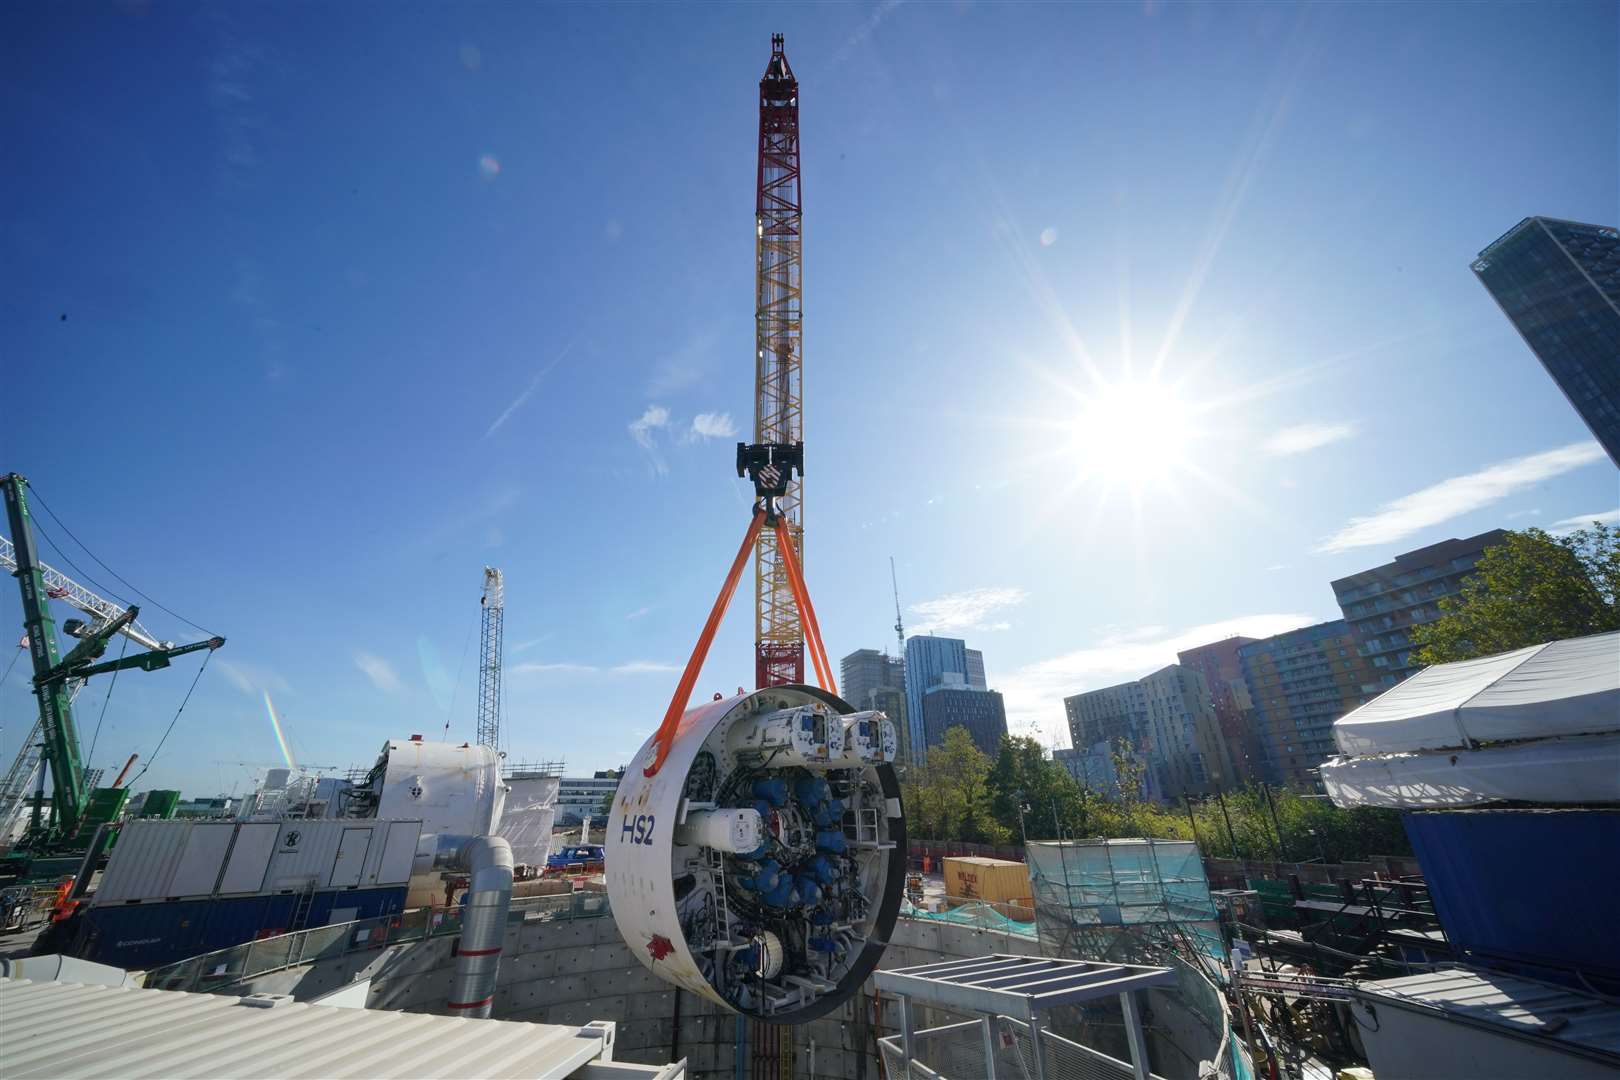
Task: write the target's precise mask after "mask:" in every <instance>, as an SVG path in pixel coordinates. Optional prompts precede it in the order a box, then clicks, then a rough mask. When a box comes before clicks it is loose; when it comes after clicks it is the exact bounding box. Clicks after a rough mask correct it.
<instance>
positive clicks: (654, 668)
mask: <svg viewBox="0 0 1620 1080" xmlns="http://www.w3.org/2000/svg"><path fill="white" fill-rule="evenodd" d="M612 670H613V674H615V675H656V674H659V673H661V672H669V671H679V670H681V669H680V668H678V667H676V666H675V665H674V664H665V663H662V662H660V661H657V660H631V661H630V662H629V663H625V664H615V665H614V667H613V669H612Z"/></svg>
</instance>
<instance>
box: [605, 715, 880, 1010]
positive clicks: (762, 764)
mask: <svg viewBox="0 0 1620 1080" xmlns="http://www.w3.org/2000/svg"><path fill="white" fill-rule="evenodd" d="M852 714H853V716H852ZM850 719H855V720H856V721H857V725H858V724H861V723H864V724H866V725H868V726H866V727H864V728H860V727H858V726H857V730H856V733H857V734H858V735H859V737H860V739H861V743H860V746H859V747H858V748H857V749H856V750H855V751H854V752H853V754H852V753H851V751H850V750H849V748H848V746H847V744H846V739H845V736H846V732H848V731H849V729H850V727H851V725H850V724H849V723H848V722H847V721H849V720H850ZM894 745H895V734H894V725H893V724H892V723H890V722H889V721H888V719H887V718H886V717H884V716H883V714H881V713H861V714H855V713H854V710H853V708H852V707H851V706H850V705H849V704H848V703H846V702H844V701H842V700H841V699H839V698H838V697H836V696H834V695H832V694H829V693H827V692H825V691H823V690H819V689H816V688H814V687H811V686H804V685H798V684H794V685H788V686H776V687H771V688H769V689H766V690H758V691H754V692H752V693H742V694H738V695H736V696H734V697H731V698H725V699H722V700H717V701H712V702H707V703H705V704H703V705H699V706H698V707H696V708H693V709H689V710H688V711H687V712H686V713H685V715H683V716H682V718H681V721H680V724H679V726H678V728H677V729H676V733H675V736H674V741H673V744H672V746H671V747H670V750H669V753H668V756H667V757H666V758H665V760H664V763H663V766H662V767H661V768H660V769H659V771H658V773H657V775H655V776H651V777H649V776H647V775H646V770H647V768H648V767H650V766H651V764H652V762H653V760H654V758H655V756H656V751H657V748H656V746H655V745H654V743H653V740H651V739H649V740H648V741H647V743H646V745H644V746H642V748H641V750H640V751H639V752H638V753H637V754H636V757H635V759H634V760H633V761H632V762H631V763H630V767H629V769H628V770H627V771H626V773H625V775H624V779H623V780H621V781H620V783H619V789H618V793H617V795H616V796H615V798H614V801H613V810H612V813H611V814H610V815H609V816H608V823H607V843H606V855H607V860H606V861H607V875H606V876H607V886H608V895H609V897H610V898H611V901H612V909H613V917H614V919H615V921H617V923H618V925H619V932H620V934H621V935H622V936H623V937H624V940H625V943H626V944H627V945H628V946H629V948H630V951H631V952H633V953H635V955H636V956H637V957H638V958H639V959H640V960H641V962H642V963H643V964H644V965H646V966H647V968H648V969H649V970H651V971H652V972H653V973H654V974H655V975H658V976H659V977H660V978H662V979H664V980H665V981H667V982H670V983H672V984H674V985H676V986H678V987H681V988H683V989H686V990H690V991H691V992H693V993H695V994H699V995H701V996H702V997H704V998H706V999H708V1000H710V1001H712V1002H715V1003H716V1004H718V1005H721V1006H723V1007H725V1008H727V1009H729V1010H732V1011H734V1012H740V1013H745V1014H748V1015H752V1016H756V1017H759V1018H760V1019H763V1020H766V1021H770V1022H774V1023H800V1022H803V1021H806V1020H812V1019H814V1018H816V1017H818V1016H821V1015H823V1014H825V1013H827V1012H828V1011H830V1010H832V1009H834V1008H836V1007H837V1006H838V1005H839V1004H841V1003H842V1002H843V1001H845V1000H847V999H848V998H849V997H850V996H851V995H853V994H855V993H857V992H858V991H859V989H860V986H861V983H862V982H863V981H864V980H865V979H866V977H867V976H868V975H869V974H871V972H872V971H873V970H874V969H875V968H876V967H877V964H878V961H879V959H880V958H881V957H882V954H883V950H884V948H885V946H886V945H887V943H888V938H889V935H890V933H891V931H892V930H893V929H894V922H895V918H896V916H897V915H898V913H899V908H900V899H901V892H902V889H903V887H904V879H905V849H906V838H905V820H904V818H903V817H902V814H901V806H900V785H899V781H898V779H897V778H896V776H895V773H894V768H893V766H892V765H891V764H890V761H891V760H892V758H893V754H894V749H893V748H894ZM754 840H757V844H755V845H754V846H752V847H751V846H750V844H751V841H754Z"/></svg>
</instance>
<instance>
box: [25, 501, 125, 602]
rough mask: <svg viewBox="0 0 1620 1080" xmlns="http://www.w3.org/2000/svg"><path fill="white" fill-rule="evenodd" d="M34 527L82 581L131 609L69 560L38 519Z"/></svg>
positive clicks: (114, 592)
mask: <svg viewBox="0 0 1620 1080" xmlns="http://www.w3.org/2000/svg"><path fill="white" fill-rule="evenodd" d="M33 525H34V532H36V533H38V534H39V535H40V536H41V537H42V538H44V540H45V543H47V544H48V545H50V548H51V550H52V551H53V552H55V553H56V557H57V558H58V559H60V560H61V561H62V562H64V563H66V564H67V566H68V567H69V568H70V569H71V570H72V571H73V572H74V573H75V574H78V575H79V577H80V578H81V579H82V581H84V582H88V583H90V584H91V585H94V586H95V587H96V588H98V589H100V590H101V591H102V592H103V593H104V594H106V596H108V597H110V598H112V599H113V600H116V601H118V603H119V604H120V605H121V606H123V607H129V601H128V600H125V599H124V598H123V597H122V596H121V595H119V594H118V593H117V592H116V591H114V590H112V589H109V588H107V586H105V585H103V584H102V583H101V582H99V581H97V580H96V579H95V578H93V577H91V576H90V575H89V574H87V573H85V572H84V570H83V569H82V568H81V567H80V566H79V564H78V563H76V562H74V561H73V560H72V559H70V558H68V553H67V552H66V551H64V550H62V545H61V544H58V543H57V542H56V539H55V538H54V537H53V536H51V534H50V533H49V532H47V531H46V529H45V526H44V525H43V524H41V523H40V520H39V519H38V518H35V519H34V521H33Z"/></svg>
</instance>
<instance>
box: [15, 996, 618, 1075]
mask: <svg viewBox="0 0 1620 1080" xmlns="http://www.w3.org/2000/svg"><path fill="white" fill-rule="evenodd" d="M580 1031H581V1029H579V1028H575V1027H563V1026H559V1025H556V1024H526V1023H518V1022H514V1021H507V1020H469V1019H465V1018H462V1017H450V1016H428V1015H425V1014H422V1013H404V1012H384V1011H373V1010H367V1009H344V1008H333V1007H329V1006H322V1005H306V1004H301V1003H298V1002H294V1001H291V1000H290V999H287V998H279V997H278V998H272V997H270V996H268V995H263V996H260V997H259V998H258V999H257V1001H255V999H252V998H240V997H228V996H223V995H217V994H188V993H180V992H176V991H171V990H146V989H132V988H123V987H109V986H86V985H83V984H79V983H60V982H43V983H40V982H33V981H30V980H28V979H0V1032H3V1034H0V1076H4V1077H6V1078H7V1080H13V1078H15V1080H21V1078H23V1077H52V1078H61V1080H67V1078H70V1077H101V1076H117V1077H237V1076H275V1077H351V1076H352V1077H402V1078H403V1077H413V1078H414V1077H486V1076H487V1077H566V1076H569V1075H571V1074H572V1073H574V1072H575V1070H577V1069H578V1068H580V1067H581V1066H582V1065H584V1064H585V1063H586V1062H588V1061H590V1060H591V1059H593V1058H595V1057H596V1056H597V1055H598V1054H599V1053H600V1052H601V1050H602V1041H601V1039H599V1038H597V1037H595V1036H589V1035H586V1036H582V1035H581V1034H580Z"/></svg>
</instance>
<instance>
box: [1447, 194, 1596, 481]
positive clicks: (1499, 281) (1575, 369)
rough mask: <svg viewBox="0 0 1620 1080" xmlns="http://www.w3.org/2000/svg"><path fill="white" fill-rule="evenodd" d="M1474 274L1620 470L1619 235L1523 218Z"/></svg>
mask: <svg viewBox="0 0 1620 1080" xmlns="http://www.w3.org/2000/svg"><path fill="white" fill-rule="evenodd" d="M1473 266H1474V273H1475V275H1477V276H1478V277H1479V280H1480V283H1481V284H1482V285H1484V286H1485V288H1486V289H1487V290H1489V291H1490V294H1491V296H1492V297H1493V298H1495V300H1496V303H1497V304H1498V306H1500V307H1501V309H1502V313H1503V314H1504V315H1506V316H1507V317H1508V319H1509V320H1510V321H1511V322H1512V323H1513V326H1514V328H1515V329H1517V330H1518V331H1519V335H1520V336H1521V337H1523V338H1524V343H1525V344H1526V345H1528V346H1530V351H1531V352H1533V353H1535V354H1536V357H1537V358H1538V359H1539V360H1540V361H1541V364H1542V366H1543V367H1545V368H1546V369H1547V374H1549V375H1551V376H1552V378H1553V382H1555V383H1557V384H1558V389H1560V390H1562V391H1563V392H1564V397H1566V398H1568V399H1569V403H1570V404H1571V405H1573V406H1574V407H1575V411H1576V412H1577V413H1579V414H1580V416H1581V419H1582V420H1584V421H1586V426H1587V427H1589V428H1591V429H1592V434H1593V435H1595V436H1597V441H1598V443H1599V444H1600V445H1601V446H1602V447H1603V449H1604V450H1605V451H1607V452H1608V455H1609V458H1610V460H1612V461H1613V462H1614V463H1615V464H1616V465H1620V231H1617V230H1615V229H1613V228H1610V227H1609V226H1606V225H1582V224H1580V223H1579V222H1575V221H1559V220H1558V219H1557V218H1541V217H1530V218H1525V219H1524V220H1523V221H1521V222H1519V223H1518V224H1517V225H1515V226H1513V228H1511V229H1509V230H1508V231H1507V233H1506V234H1504V235H1503V236H1502V237H1501V238H1500V239H1499V240H1497V241H1496V242H1495V243H1493V244H1492V245H1491V246H1490V247H1488V248H1486V249H1485V250H1484V251H1482V252H1480V253H1479V258H1477V259H1475V260H1474V264H1473Z"/></svg>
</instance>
